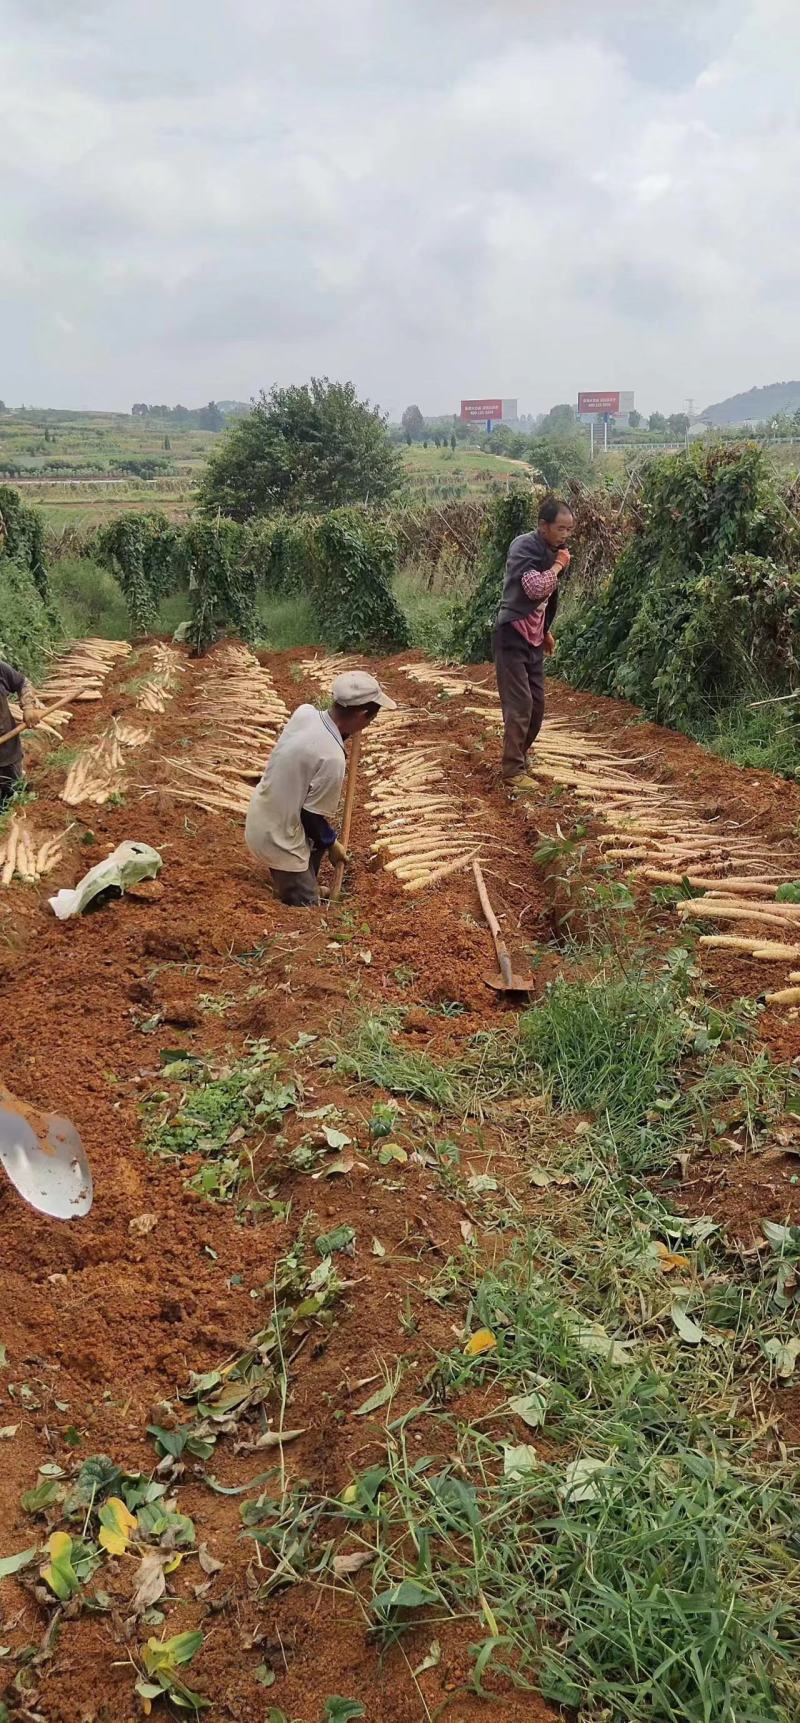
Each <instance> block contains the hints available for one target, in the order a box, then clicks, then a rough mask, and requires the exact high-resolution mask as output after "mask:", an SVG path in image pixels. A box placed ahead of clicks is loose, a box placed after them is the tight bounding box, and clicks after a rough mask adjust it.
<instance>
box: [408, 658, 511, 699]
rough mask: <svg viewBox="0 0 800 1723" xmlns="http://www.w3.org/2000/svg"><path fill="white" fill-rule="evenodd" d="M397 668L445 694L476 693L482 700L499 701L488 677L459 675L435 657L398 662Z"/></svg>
mask: <svg viewBox="0 0 800 1723" xmlns="http://www.w3.org/2000/svg"><path fill="white" fill-rule="evenodd" d="M397 668H398V670H402V672H403V674H404V675H405V676H409V677H410V678H411V681H412V682H421V683H422V685H423V686H424V687H434V688H438V689H440V690H441V692H442V693H443V694H450V695H459V694H476V695H479V696H480V698H481V699H482V700H491V701H492V702H493V704H494V705H497V703H498V702H497V691H496V689H495V688H494V687H493V686H492V685H491V683H489V682H488V679H486V678H484V677H480V678H479V679H478V680H475V679H474V678H473V677H469V678H467V677H465V676H458V675H457V674H456V673H455V671H453V670H451V669H450V666H449V665H447V664H441V663H438V662H437V661H436V660H435V659H434V660H433V662H432V663H427V662H425V663H422V664H398V666H397Z"/></svg>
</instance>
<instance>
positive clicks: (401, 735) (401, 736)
mask: <svg viewBox="0 0 800 1723" xmlns="http://www.w3.org/2000/svg"><path fill="white" fill-rule="evenodd" d="M416 723H417V720H416V718H415V715H414V713H413V712H402V711H398V712H382V713H381V715H380V717H379V719H378V722H377V724H376V725H375V727H374V729H373V730H370V731H369V732H368V733H367V739H366V748H365V771H366V773H367V775H368V776H369V777H370V778H371V781H372V783H371V791H370V799H369V802H368V804H367V806H368V808H369V811H370V813H371V814H372V815H373V817H374V820H375V825H376V830H377V838H376V841H375V842H374V843H373V845H372V849H373V851H374V853H375V854H376V855H380V856H381V858H382V859H383V860H384V863H385V866H386V869H387V872H389V873H393V874H394V875H395V876H396V878H397V879H398V880H399V881H400V883H401V885H402V888H403V891H405V892H417V891H422V890H423V888H424V887H425V886H429V885H435V884H437V882H438V881H439V880H441V879H446V878H447V877H448V875H450V874H453V873H458V872H460V871H461V869H462V868H466V867H469V865H470V863H471V862H473V861H474V860H475V859H476V858H477V857H478V856H479V855H480V853H481V847H482V843H483V841H484V837H485V834H481V833H479V832H477V831H476V830H475V828H474V827H473V826H472V825H471V824H469V823H468V814H467V808H466V805H465V803H464V801H463V799H462V798H461V797H460V796H459V794H458V792H457V791H456V790H455V789H454V787H453V780H454V778H455V766H454V759H453V758H452V757H450V756H448V754H447V753H446V752H445V751H444V750H443V748H442V745H441V744H440V743H438V742H429V741H421V740H420V741H415V739H414V730H415V728H416ZM448 768H449V769H448ZM474 811H475V810H474V809H473V812H474ZM469 817H470V818H471V815H470V816H469ZM481 823H482V824H483V823H484V822H483V821H482V822H481ZM387 857H388V860H387V859H386V858H387Z"/></svg>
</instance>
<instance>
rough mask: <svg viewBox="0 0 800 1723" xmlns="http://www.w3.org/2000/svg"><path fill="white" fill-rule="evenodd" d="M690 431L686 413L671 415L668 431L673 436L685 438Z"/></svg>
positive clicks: (668, 421)
mask: <svg viewBox="0 0 800 1723" xmlns="http://www.w3.org/2000/svg"><path fill="white" fill-rule="evenodd" d="M688 429H689V420H688V417H687V415H686V413H670V416H669V418H668V420H667V430H668V431H669V433H670V435H671V436H673V437H685V436H686V432H687V431H688Z"/></svg>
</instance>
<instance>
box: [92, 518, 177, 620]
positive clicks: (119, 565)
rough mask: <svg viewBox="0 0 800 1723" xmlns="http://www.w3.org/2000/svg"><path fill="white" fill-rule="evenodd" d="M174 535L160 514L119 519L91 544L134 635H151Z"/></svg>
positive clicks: (169, 573)
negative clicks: (116, 588) (115, 584)
mask: <svg viewBox="0 0 800 1723" xmlns="http://www.w3.org/2000/svg"><path fill="white" fill-rule="evenodd" d="M178 536H179V535H178V531H177V529H176V528H175V527H173V526H172V525H171V524H170V522H169V521H168V520H167V517H166V515H162V514H141V515H140V514H125V515H119V516H118V518H117V519H116V520H114V521H110V522H109V523H108V525H107V526H104V527H101V528H100V530H99V532H98V534H97V537H96V539H95V541H94V546H93V549H94V554H95V555H96V556H97V558H98V560H99V561H101V562H104V563H105V564H106V566H107V567H109V568H110V569H111V570H112V573H114V574H116V576H117V579H118V580H119V583H120V586H121V587H122V591H123V595H124V598H125V603H126V605H127V608H128V615H129V617H130V619H131V629H132V631H133V634H134V635H143V634H152V633H153V631H154V629H155V628H156V626H157V623H158V610H159V605H160V603H161V599H162V598H163V597H164V595H165V593H166V592H168V591H169V588H170V584H171V581H172V578H173V576H174V569H175V552H176V544H177V540H178Z"/></svg>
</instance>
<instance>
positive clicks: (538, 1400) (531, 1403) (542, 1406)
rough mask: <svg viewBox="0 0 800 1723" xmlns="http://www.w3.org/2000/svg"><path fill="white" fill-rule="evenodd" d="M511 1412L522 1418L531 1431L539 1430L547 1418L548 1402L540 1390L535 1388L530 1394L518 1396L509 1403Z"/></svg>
mask: <svg viewBox="0 0 800 1723" xmlns="http://www.w3.org/2000/svg"><path fill="white" fill-rule="evenodd" d="M508 1404H509V1406H510V1408H511V1411H512V1412H514V1413H515V1414H516V1416H517V1417H518V1418H521V1419H522V1421H523V1423H524V1424H527V1425H528V1426H529V1428H530V1429H531V1430H538V1429H539V1428H540V1426H541V1425H542V1424H543V1423H544V1421H545V1418H546V1416H547V1402H546V1400H545V1398H544V1395H543V1394H540V1393H539V1391H538V1389H536V1388H533V1389H532V1390H531V1392H530V1394H518V1395H517V1396H516V1398H515V1399H513V1400H509V1402H508Z"/></svg>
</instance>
